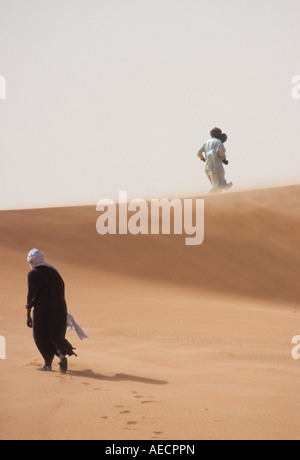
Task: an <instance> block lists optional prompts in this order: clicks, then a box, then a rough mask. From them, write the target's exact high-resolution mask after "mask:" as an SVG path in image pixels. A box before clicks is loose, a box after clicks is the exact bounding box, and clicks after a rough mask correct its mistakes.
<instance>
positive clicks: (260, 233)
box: [0, 186, 300, 439]
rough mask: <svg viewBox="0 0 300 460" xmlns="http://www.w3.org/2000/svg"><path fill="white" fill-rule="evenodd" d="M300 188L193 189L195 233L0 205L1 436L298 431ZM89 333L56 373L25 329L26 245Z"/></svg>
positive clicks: (273, 435) (271, 435) (88, 210)
mask: <svg viewBox="0 0 300 460" xmlns="http://www.w3.org/2000/svg"><path fill="white" fill-rule="evenodd" d="M299 205H300V186H291V187H282V188H274V189H266V190H254V191H249V192H235V193H230V194H227V195H220V196H208V197H205V241H204V244H203V245H201V246H199V247H196V246H195V247H186V246H185V245H184V236H180V235H147V236H146V235H145V236H139V235H137V236H132V235H126V236H125V235H109V236H107V237H101V236H100V235H98V234H97V232H96V219H97V213H96V206H88V207H71V208H53V209H38V210H22V211H3V212H1V213H0V235H1V241H0V254H1V264H2V267H1V279H0V335H3V336H4V337H5V338H6V342H7V359H6V360H5V361H4V360H1V361H0V370H1V372H0V388H1V392H0V403H1V412H0V426H1V430H0V431H1V432H0V439H299V437H300V424H299V420H298V419H299V418H298V413H299V396H300V394H299V385H298V382H299V374H300V369H299V365H298V364H299V362H298V361H295V360H293V359H292V357H291V350H292V344H291V340H292V337H293V336H294V335H297V334H300V324H299V321H298V317H299V314H300V309H299V305H298V299H299V294H300V292H299V291H300V288H299V281H298V273H297V270H298V267H299V262H300V260H299V258H300V256H299V251H298V248H299V242H300V238H299V231H298V229H299V223H300V222H299V221H300V217H299V212H298V210H299ZM33 247H38V248H39V249H40V250H42V251H44V252H45V253H46V255H47V259H48V260H49V262H51V263H53V264H54V265H56V266H57V267H58V268H59V270H60V272H61V274H62V276H63V277H64V279H65V282H66V295H67V302H68V306H69V311H70V313H72V314H73V315H74V316H75V319H76V320H77V321H78V322H79V323H80V324H81V326H82V327H83V328H84V330H85V331H86V332H87V333H88V335H89V337H90V339H89V340H87V341H84V342H80V341H79V339H78V338H77V337H76V335H74V332H69V333H68V338H69V339H70V340H71V341H72V343H74V346H76V347H77V349H78V355H79V356H78V358H71V359H70V372H69V373H68V374H67V375H65V376H61V375H60V374H59V372H58V365H57V363H56V364H55V366H54V372H53V373H52V374H47V375H45V374H42V373H39V372H37V370H36V368H37V366H38V365H40V364H41V363H42V361H41V358H40V357H39V354H38V352H37V350H36V348H35V345H34V343H33V340H32V336H31V334H32V332H31V331H30V330H29V329H27V328H26V324H25V320H26V318H25V310H24V305H25V303H26V294H27V291H26V288H27V286H26V274H27V271H28V266H27V263H26V255H27V253H28V251H29V250H30V249H32V248H33Z"/></svg>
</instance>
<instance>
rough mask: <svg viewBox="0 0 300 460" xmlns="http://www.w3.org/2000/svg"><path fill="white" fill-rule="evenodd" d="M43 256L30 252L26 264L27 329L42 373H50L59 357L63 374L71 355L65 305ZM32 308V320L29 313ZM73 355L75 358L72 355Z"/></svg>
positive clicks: (60, 284) (62, 290) (56, 279)
mask: <svg viewBox="0 0 300 460" xmlns="http://www.w3.org/2000/svg"><path fill="white" fill-rule="evenodd" d="M44 257H45V256H44V254H43V253H42V252H40V251H38V250H37V249H33V250H32V251H30V253H29V254H28V257H27V261H28V262H29V264H30V267H31V269H32V270H31V271H30V272H29V273H28V296H27V305H26V308H27V326H28V327H30V328H33V337H34V341H35V344H36V346H37V348H38V350H39V352H40V353H41V355H42V356H43V358H44V361H45V365H44V366H43V367H42V368H41V370H43V371H51V370H52V362H53V359H54V356H55V355H56V356H58V357H59V358H60V363H59V365H60V370H61V372H62V373H66V372H67V369H68V361H67V358H66V356H72V355H75V353H74V351H73V350H74V348H73V347H72V345H71V344H70V343H69V342H68V341H67V340H66V338H65V336H66V330H67V305H66V301H65V284H64V281H63V279H62V277H61V276H60V274H59V273H58V271H57V270H56V268H55V267H53V265H50V264H48V263H47V262H45V260H44ZM32 309H34V312H33V318H31V310H32ZM75 356H76V355H75Z"/></svg>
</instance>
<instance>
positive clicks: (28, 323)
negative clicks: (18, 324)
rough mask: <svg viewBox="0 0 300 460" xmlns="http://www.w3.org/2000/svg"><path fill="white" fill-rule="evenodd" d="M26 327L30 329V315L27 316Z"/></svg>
mask: <svg viewBox="0 0 300 460" xmlns="http://www.w3.org/2000/svg"><path fill="white" fill-rule="evenodd" d="M27 327H29V328H30V329H32V318H31V316H30V315H28V316H27Z"/></svg>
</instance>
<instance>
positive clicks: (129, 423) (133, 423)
mask: <svg viewBox="0 0 300 460" xmlns="http://www.w3.org/2000/svg"><path fill="white" fill-rule="evenodd" d="M138 423H139V422H136V421H135V420H130V421H129V422H127V425H137V424H138Z"/></svg>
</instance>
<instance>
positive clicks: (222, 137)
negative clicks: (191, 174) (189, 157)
mask: <svg viewBox="0 0 300 460" xmlns="http://www.w3.org/2000/svg"><path fill="white" fill-rule="evenodd" d="M210 135H211V139H209V140H208V141H206V142H205V143H204V144H203V145H202V147H201V148H200V150H199V151H198V153H197V155H198V157H199V158H200V160H201V161H204V162H205V172H206V174H207V177H208V178H209V180H210V183H211V185H212V189H211V192H212V193H213V192H216V191H222V190H228V189H229V188H231V187H232V185H233V184H232V182H229V183H228V182H227V181H226V179H225V170H224V166H223V164H228V161H227V158H226V149H225V146H224V142H226V140H227V136H226V134H225V133H222V131H221V130H220V129H219V128H214V129H213V130H212V131H211V132H210Z"/></svg>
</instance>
